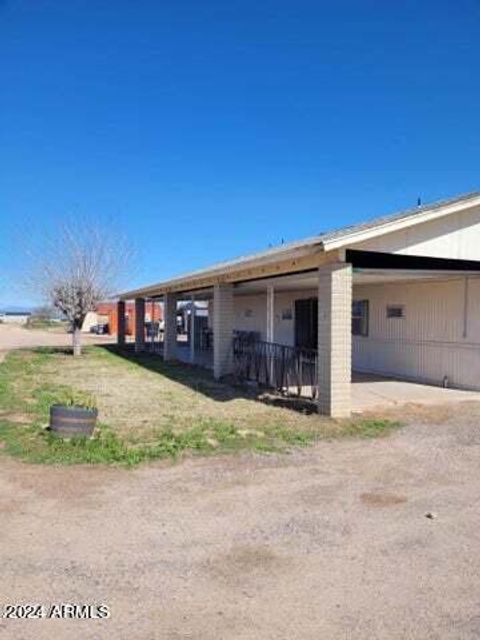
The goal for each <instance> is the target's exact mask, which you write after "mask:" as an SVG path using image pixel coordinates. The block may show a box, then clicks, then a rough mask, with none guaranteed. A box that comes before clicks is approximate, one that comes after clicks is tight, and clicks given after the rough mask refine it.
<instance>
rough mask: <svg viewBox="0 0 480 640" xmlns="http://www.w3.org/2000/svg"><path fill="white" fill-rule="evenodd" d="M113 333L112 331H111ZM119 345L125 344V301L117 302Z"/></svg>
mask: <svg viewBox="0 0 480 640" xmlns="http://www.w3.org/2000/svg"><path fill="white" fill-rule="evenodd" d="M110 331H111V329H110ZM117 344H119V345H123V344H125V301H124V300H119V301H118V302H117Z"/></svg>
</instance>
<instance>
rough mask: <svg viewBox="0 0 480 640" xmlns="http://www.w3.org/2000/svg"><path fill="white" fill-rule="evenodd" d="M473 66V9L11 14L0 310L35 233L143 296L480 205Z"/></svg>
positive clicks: (19, 5) (41, 5)
mask: <svg viewBox="0 0 480 640" xmlns="http://www.w3.org/2000/svg"><path fill="white" fill-rule="evenodd" d="M479 68H480V4H479V3H478V1H476V0H470V1H469V0H459V1H458V2H455V3H453V2H451V0H448V1H446V0H436V1H435V2H433V1H429V0H424V1H423V2H418V1H415V2H414V1H409V0H406V1H402V2H396V3H393V2H380V1H376V2H369V1H368V0H364V1H362V2H360V1H356V2H353V1H352V2H347V1H345V2H342V1H339V2H329V3H327V2H322V1H321V0H316V1H311V2H310V1H305V0H295V1H292V0H290V1H283V0H275V1H270V0H269V1H262V0H255V1H252V0H242V1H237V0H229V2H225V1H223V0H222V1H218V2H211V1H209V0H204V1H203V2H198V0H196V1H193V2H187V1H182V0H176V1H169V0H163V1H162V2H158V1H149V0H137V1H134V0H130V1H124V0H109V1H107V0H105V1H102V0H95V1H94V0H88V1H87V0H68V2H65V1H64V0H55V1H54V0H35V1H34V0H0V92H1V95H0V116H1V117H0V305H1V304H3V305H5V304H12V303H15V304H18V303H24V302H25V303H26V302H31V301H32V300H30V299H28V297H26V295H25V294H24V293H22V292H21V291H20V290H19V289H18V280H19V278H18V269H19V266H20V264H21V262H22V260H23V257H22V254H21V250H20V248H19V245H18V244H17V239H18V234H19V231H20V234H22V233H24V234H25V235H31V233H32V232H31V231H30V230H31V229H32V228H33V226H32V223H36V224H42V225H45V227H47V228H49V229H52V228H55V225H56V224H58V222H59V221H60V220H61V219H62V218H63V217H65V216H71V215H79V216H89V217H94V218H96V219H98V220H100V221H102V220H105V223H106V224H112V221H114V223H115V224H116V225H118V226H119V227H121V228H122V229H124V230H125V232H127V233H128V234H129V236H130V237H131V238H132V241H133V242H134V243H135V244H136V246H137V247H138V251H139V253H138V269H137V271H136V273H135V275H134V276H132V281H131V282H129V283H128V285H131V286H135V285H137V284H142V283H144V282H145V283H146V282H149V281H158V280H160V279H163V278H166V277H169V276H171V275H174V274H176V273H180V272H183V271H186V270H190V269H192V268H197V267H201V266H204V265H207V264H208V263H210V262H213V261H216V260H221V259H224V258H229V257H233V256H236V255H240V254H244V253H248V252H251V251H256V250H260V249H263V248H266V247H268V246H269V245H270V244H277V243H279V242H280V241H281V239H282V238H284V239H285V240H286V241H287V240H291V239H295V238H300V237H302V236H307V235H312V234H315V233H318V232H320V231H324V230H326V229H328V228H331V227H336V226H340V225H343V224H348V223H351V222H354V221H357V220H360V219H362V218H365V217H368V216H375V215H378V214H383V213H388V212H390V211H394V210H396V209H401V208H404V207H409V206H412V205H415V203H416V199H417V197H418V196H421V197H422V199H423V200H424V201H430V200H436V199H440V198H443V197H447V196H452V195H455V194H457V193H461V192H465V191H471V190H475V189H478V188H480V176H479V159H480V127H479V113H480V74H479V72H478V69H479ZM33 240H34V241H35V242H38V243H40V242H41V238H40V237H39V236H37V237H33Z"/></svg>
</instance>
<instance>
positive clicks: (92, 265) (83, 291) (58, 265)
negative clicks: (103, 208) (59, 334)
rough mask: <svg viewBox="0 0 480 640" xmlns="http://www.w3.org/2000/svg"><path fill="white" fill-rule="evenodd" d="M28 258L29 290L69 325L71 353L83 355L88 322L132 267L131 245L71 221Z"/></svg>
mask: <svg viewBox="0 0 480 640" xmlns="http://www.w3.org/2000/svg"><path fill="white" fill-rule="evenodd" d="M30 257H31V260H30V263H31V264H29V281H30V288H33V289H35V290H36V292H37V293H39V294H41V296H42V297H43V299H44V300H45V302H46V303H47V304H51V305H53V306H54V307H55V308H56V309H58V310H59V311H60V312H61V313H62V315H63V316H64V317H65V318H66V319H67V320H68V321H69V323H70V326H71V330H72V343H73V354H74V355H75V356H77V355H80V354H81V351H82V347H81V329H82V325H83V322H84V320H85V317H86V315H87V313H89V312H90V311H95V308H96V306H97V304H98V303H99V302H101V301H102V300H105V299H107V298H109V297H112V296H113V295H114V294H115V293H116V292H118V287H119V286H121V284H123V283H122V280H123V279H124V278H125V277H126V276H127V275H128V273H129V267H130V266H131V263H132V257H133V251H132V249H131V247H130V244H129V243H128V242H127V240H126V238H125V237H122V236H120V235H119V234H118V233H115V232H114V231H112V230H111V229H110V228H108V227H106V228H100V226H99V225H98V224H89V223H88V222H86V221H82V222H79V221H78V220H75V221H73V220H72V221H70V222H66V223H64V224H63V225H62V226H61V227H60V228H59V229H58V232H56V233H54V234H52V235H51V237H48V238H47V237H45V238H44V240H43V242H42V246H41V249H40V250H38V249H37V250H36V251H35V252H34V253H33V254H32V252H30Z"/></svg>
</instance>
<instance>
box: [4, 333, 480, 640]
mask: <svg viewBox="0 0 480 640" xmlns="http://www.w3.org/2000/svg"><path fill="white" fill-rule="evenodd" d="M18 331H21V332H22V334H21V335H20V334H19V333H18ZM14 333H15V336H17V338H16V340H17V339H19V338H18V336H20V337H21V338H22V339H25V340H26V339H27V337H28V336H29V335H30V334H31V333H33V334H34V336H35V337H34V339H35V340H37V343H38V339H39V338H38V333H37V332H27V331H25V330H23V329H17V330H16V332H12V334H10V336H13V335H14ZM35 334H36V335H35ZM5 335H6V332H2V334H1V335H0V339H1V338H4V336H5ZM48 337H49V338H51V337H52V334H48ZM58 338H59V336H56V335H55V336H54V338H53V339H54V340H57V339H58ZM29 339H30V338H29ZM60 339H61V340H64V341H65V342H64V343H66V342H67V341H68V336H60ZM49 344H51V343H49ZM54 344H57V343H56V342H55V343H54ZM60 344H63V343H60ZM5 345H6V343H5V340H4V341H3V348H4V349H5V348H7V347H6V346H5ZM17 345H18V342H15V341H14V340H13V339H12V340H10V343H9V345H8V348H11V347H12V346H17ZM24 346H31V344H30V345H27V344H25V343H24ZM1 348H2V343H0V349H1ZM396 415H397V416H398V412H397V414H393V417H396ZM400 415H401V417H402V418H403V419H404V420H406V421H407V422H408V423H409V424H408V426H406V427H404V428H403V429H400V430H398V431H395V432H394V433H393V434H391V435H390V436H388V437H385V438H380V439H376V440H339V441H331V442H328V441H324V442H320V443H318V444H316V445H315V446H312V447H309V448H306V449H302V450H296V451H294V452H292V453H291V454H284V455H253V454H245V455H237V456H231V457H211V458H190V459H186V460H183V461H180V462H178V463H176V464H173V463H167V462H163V463H154V464H151V465H145V466H142V467H139V468H136V469H134V470H125V469H119V468H106V467H87V466H80V467H49V466H34V465H28V464H23V463H20V462H18V461H15V460H12V459H9V458H7V457H2V456H0V606H2V607H4V606H5V605H6V604H8V603H39V604H43V605H45V606H46V607H47V608H48V607H49V606H50V605H52V604H56V603H78V604H106V605H108V606H109V607H110V612H111V616H110V618H108V619H103V620H56V619H40V620H11V619H0V637H1V638H5V639H6V640H10V639H12V640H13V639H15V640H30V639H32V640H33V639H34V638H35V639H39V640H47V639H48V640H51V638H55V639H57V638H58V639H59V640H71V639H73V640H76V639H77V638H78V639H80V638H81V639H82V640H90V639H91V640H93V639H95V640H96V639H102V640H103V639H107V638H108V639H114V640H117V639H119V640H123V639H124V638H125V639H127V638H128V639H131V638H134V639H135V640H157V639H158V640H179V639H181V638H184V639H187V638H188V639H195V640H219V639H222V640H230V639H231V640H233V639H235V640H247V639H248V640H250V639H255V640H256V639H258V640H283V639H285V640H295V639H298V640H340V639H348V640H349V639H352V640H376V639H378V640H386V639H389V640H390V639H393V640H395V639H398V640H400V639H402V640H404V639H414V640H428V639H440V640H447V639H448V640H450V639H452V640H453V639H455V640H457V639H461V640H469V639H472V640H473V639H478V638H479V637H480V613H479V612H480V595H479V594H480V589H479V582H480V579H479V577H478V576H479V575H480V555H479V553H478V551H479V549H480V485H479V482H478V478H479V471H478V470H479V468H480V404H479V403H462V404H461V405H458V407H453V406H451V405H450V406H449V407H438V408H428V409H427V408H423V409H422V408H421V407H415V406H410V407H406V408H402V409H401V412H400ZM426 514H432V515H433V517H432V518H429V517H426Z"/></svg>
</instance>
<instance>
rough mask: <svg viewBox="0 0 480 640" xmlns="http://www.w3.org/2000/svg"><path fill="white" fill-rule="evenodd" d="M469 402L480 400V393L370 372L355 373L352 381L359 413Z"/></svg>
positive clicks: (354, 405) (356, 407)
mask: <svg viewBox="0 0 480 640" xmlns="http://www.w3.org/2000/svg"><path fill="white" fill-rule="evenodd" d="M468 401H476V402H478V401H480V392H478V391H465V390H462V389H444V388H443V387H437V386H433V385H428V384H420V383H418V382H409V381H406V380H397V379H392V378H386V377H385V378H384V377H382V376H376V375H371V374H366V373H355V374H354V376H353V381H352V410H353V411H354V412H356V413H362V412H365V411H372V410H376V409H386V408H394V407H399V406H401V405H404V404H412V403H413V404H421V405H440V404H450V403H452V402H453V403H454V402H468Z"/></svg>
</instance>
